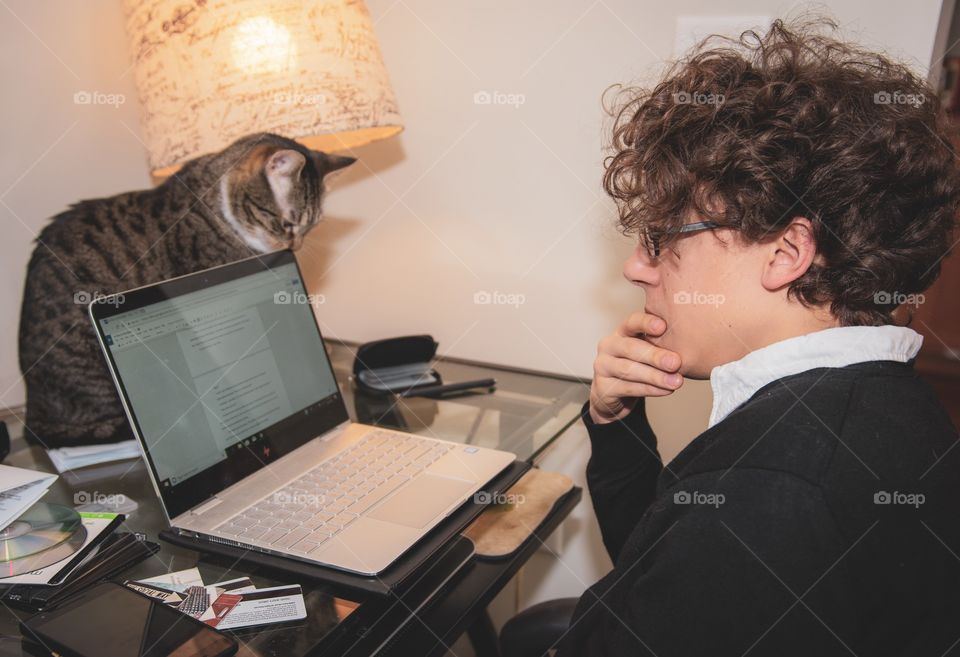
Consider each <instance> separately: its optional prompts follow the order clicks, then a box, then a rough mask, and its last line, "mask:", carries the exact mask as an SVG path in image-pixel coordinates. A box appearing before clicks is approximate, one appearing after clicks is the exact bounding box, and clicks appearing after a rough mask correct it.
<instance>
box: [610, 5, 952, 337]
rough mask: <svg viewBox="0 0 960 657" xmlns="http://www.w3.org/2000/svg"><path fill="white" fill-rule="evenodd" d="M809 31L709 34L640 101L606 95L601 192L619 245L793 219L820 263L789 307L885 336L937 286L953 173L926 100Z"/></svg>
mask: <svg viewBox="0 0 960 657" xmlns="http://www.w3.org/2000/svg"><path fill="white" fill-rule="evenodd" d="M824 27H826V28H828V29H827V30H826V31H827V32H828V33H829V32H830V31H835V30H836V25H835V24H834V23H833V22H832V21H829V20H827V19H823V18H816V19H812V20H811V19H806V20H803V21H798V22H796V23H795V24H791V25H790V26H789V27H788V26H787V25H785V24H784V22H783V21H780V20H778V21H775V22H774V23H773V24H772V25H771V27H770V29H769V30H768V31H767V33H766V34H763V35H760V34H757V33H756V32H754V31H747V32H744V33H743V34H742V35H741V36H740V37H739V39H728V38H724V37H718V36H716V35H714V36H712V37H708V38H707V39H705V40H704V41H702V42H701V43H700V44H699V45H698V46H697V47H696V48H694V49H693V51H692V52H691V53H690V54H689V55H688V56H686V57H685V58H683V59H681V60H680V61H678V62H675V63H674V64H673V65H672V66H671V67H670V69H669V70H668V71H667V73H666V75H665V77H664V78H663V80H662V81H661V82H659V84H657V85H656V86H655V87H653V88H652V89H640V88H632V87H629V88H626V89H620V90H619V92H618V93H617V94H616V98H615V100H616V102H615V104H614V107H613V109H612V110H611V111H612V114H613V116H614V119H615V124H614V130H613V144H612V146H613V151H614V154H613V155H611V156H609V157H608V158H607V159H606V161H605V168H606V171H605V173H604V178H603V186H604V189H605V190H606V192H607V193H608V194H609V195H610V196H612V197H613V198H614V199H615V200H616V201H617V205H618V208H619V217H620V227H621V229H622V230H623V232H624V233H627V234H630V233H641V234H642V233H643V232H645V231H648V230H649V231H653V232H656V233H659V234H664V235H670V234H671V230H676V228H677V227H678V226H679V225H680V224H682V223H684V220H685V218H686V217H687V215H688V214H689V213H690V212H695V213H696V214H698V215H700V216H701V217H703V218H705V219H708V220H711V221H715V222H717V223H720V224H722V225H723V226H726V227H731V228H735V229H736V230H737V231H738V234H739V235H740V236H741V239H743V240H745V241H746V242H747V243H757V242H763V241H766V240H769V239H773V238H774V237H776V236H777V235H779V234H780V232H781V231H782V230H783V229H785V228H786V227H787V226H788V225H789V223H790V222H791V221H792V220H793V219H794V218H796V217H806V218H807V219H809V220H810V222H811V223H812V225H813V231H814V237H815V239H816V244H817V253H818V255H819V256H821V257H820V258H818V261H822V263H823V264H820V263H819V262H817V263H815V264H813V265H811V266H810V268H809V270H808V271H807V272H806V273H805V274H804V275H803V276H801V277H800V278H799V279H797V280H796V281H794V282H793V283H792V284H791V286H790V289H789V291H788V294H792V295H794V296H795V298H797V299H798V300H799V301H800V302H801V303H803V304H804V305H808V306H809V305H820V304H825V303H829V304H830V310H831V312H832V314H833V315H834V316H835V317H836V318H837V319H838V320H839V321H840V323H841V324H842V325H846V326H851V325H881V324H889V323H893V321H892V313H893V311H894V310H895V309H896V306H897V305H898V302H899V301H900V300H901V299H902V296H901V295H909V294H916V293H919V292H922V291H923V290H925V289H926V288H927V287H929V286H930V285H931V284H932V283H933V281H934V280H936V278H937V276H938V275H939V273H940V262H941V260H942V259H943V257H944V256H945V255H947V253H948V252H949V250H950V246H951V239H952V233H953V230H954V228H955V222H956V217H957V210H958V206H960V170H958V166H957V160H956V155H955V153H954V150H953V147H952V146H951V143H950V138H949V136H948V135H949V130H948V126H947V124H946V118H945V116H944V114H943V113H942V112H941V107H940V102H939V99H938V97H937V94H936V93H935V92H934V90H933V89H932V88H931V87H930V86H929V85H928V84H927V83H926V82H925V81H924V80H922V79H920V78H919V77H918V76H917V75H915V74H914V73H912V72H911V71H910V70H909V69H908V68H907V67H906V66H904V65H902V64H900V63H896V62H894V61H891V60H890V59H888V58H887V57H885V56H884V55H881V54H878V53H874V52H870V51H868V50H865V49H862V48H860V47H857V46H855V45H851V44H849V43H845V42H843V41H840V40H838V39H835V38H833V37H832V36H829V35H828V34H824V33H823V32H824V30H823V29H822V28H824ZM717 40H720V41H721V42H722V43H721V44H719V45H714V44H716V41H717ZM668 241H669V238H668V239H667V242H668Z"/></svg>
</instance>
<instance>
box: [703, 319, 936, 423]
mask: <svg viewBox="0 0 960 657" xmlns="http://www.w3.org/2000/svg"><path fill="white" fill-rule="evenodd" d="M921 344H923V336H921V335H920V334H919V333H917V332H916V331H914V330H912V329H908V328H906V327H902V326H842V327H837V328H829V329H823V330H822V331H815V332H814V333H808V334H807V335H800V336H797V337H795V338H788V339H786V340H782V341H780V342H775V343H773V344H770V345H767V346H766V347H763V348H761V349H757V350H755V351H751V352H750V353H749V354H747V355H746V356H744V357H743V358H741V359H740V360H735V361H733V362H730V363H726V364H724V365H719V366H717V367H714V368H713V371H711V372H710V387H711V388H713V410H712V411H711V413H710V424H709V425H708V427H712V426H713V425H715V424H716V423H718V422H720V421H721V420H723V419H724V418H725V417H727V415H729V414H730V413H732V412H733V410H734V409H736V408H737V407H738V406H740V404H742V403H743V402H745V401H747V400H748V399H750V397H752V396H753V394H754V393H755V392H756V391H757V390H759V389H760V388H762V387H763V386H765V385H767V384H768V383H770V382H771V381H776V380H777V379H782V378H783V377H785V376H790V375H791V374H799V373H800V372H805V371H807V370H812V369H814V368H817V367H846V366H847V365H853V364H854V363H864V362H867V361H873V360H892V361H897V362H900V363H905V362H907V361H909V360H911V359H912V358H913V357H914V356H916V355H917V352H918V351H920V345H921Z"/></svg>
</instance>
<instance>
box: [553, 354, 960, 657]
mask: <svg viewBox="0 0 960 657" xmlns="http://www.w3.org/2000/svg"><path fill="white" fill-rule="evenodd" d="M583 421H584V423H585V424H586V425H587V428H588V430H589V433H590V440H591V444H592V451H593V453H592V456H591V458H590V462H589V465H588V466H587V480H588V483H589V488H590V493H591V496H592V498H593V504H594V508H595V510H596V514H597V518H598V520H599V522H600V528H601V532H602V535H603V540H604V544H605V545H606V547H607V550H608V552H609V553H610V556H611V558H612V559H613V562H614V569H613V570H612V571H611V572H610V573H609V574H608V575H607V576H605V577H604V578H603V579H601V580H600V581H599V582H597V583H596V584H595V585H594V586H592V587H591V588H590V589H588V590H587V592H586V593H584V595H583V597H582V598H581V599H580V601H579V603H578V604H577V609H576V612H575V614H574V619H573V622H572V625H571V628H570V630H569V631H568V633H567V634H566V635H565V636H564V638H563V640H562V641H561V643H560V652H559V654H560V655H563V656H571V657H572V656H577V657H584V656H587V655H630V656H631V657H632V656H634V655H654V656H656V657H671V656H673V655H682V656H684V657H693V656H698V655H711V656H725V655H733V656H735V657H741V656H742V655H751V656H753V655H776V656H778V657H784V656H786V655H803V656H804V657H824V656H829V655H860V656H867V655H870V656H872V655H936V656H938V657H939V656H941V655H944V654H955V653H956V654H958V655H960V604H958V600H960V449H954V447H955V446H956V444H957V442H958V436H957V432H956V430H955V429H954V428H953V426H952V424H951V422H950V419H949V417H948V416H947V414H946V412H945V411H944V409H943V407H942V406H941V405H940V404H939V402H938V401H937V400H936V399H935V398H934V396H933V394H932V392H931V390H930V389H929V387H928V386H927V385H926V384H925V383H924V382H923V381H922V380H921V379H920V378H919V377H918V376H917V375H916V374H915V372H914V371H913V368H912V367H911V366H910V365H909V364H901V363H895V362H889V361H874V362H868V363H860V364H857V365H851V366H848V367H843V368H819V369H814V370H810V371H807V372H803V373H801V374H796V375H793V376H789V377H785V378H783V379H780V380H778V381H774V382H772V383H769V384H767V385H766V386H764V387H763V388H761V389H760V390H759V391H757V393H756V394H754V395H753V397H751V398H750V399H749V400H748V401H747V402H745V403H744V404H742V405H741V406H740V407H739V408H737V409H736V410H735V411H734V412H733V413H731V414H730V415H729V416H728V417H726V418H725V419H724V420H722V421H721V422H719V423H717V424H716V425H714V426H713V427H711V428H709V429H708V430H707V431H705V432H704V433H702V434H701V435H700V436H698V437H697V438H696V439H694V440H693V441H692V442H691V443H690V444H689V445H688V446H687V447H686V448H685V449H684V450H683V451H682V452H681V453H680V454H679V455H678V456H677V457H676V458H675V459H674V460H673V461H672V462H670V463H669V464H668V465H667V466H664V465H663V464H662V462H661V460H660V457H659V456H658V454H657V449H656V437H655V436H654V434H653V432H652V431H651V429H650V425H649V423H648V422H647V418H646V411H645V408H644V405H643V401H642V400H641V401H640V402H639V403H638V406H637V408H635V409H634V411H633V412H632V413H631V414H630V415H629V416H627V417H626V418H624V419H623V420H621V421H618V422H614V423H611V424H605V425H596V424H594V423H593V422H592V421H591V420H590V416H589V413H588V412H587V408H586V407H585V408H584V414H583ZM921 496H922V497H921ZM951 651H952V652H951Z"/></svg>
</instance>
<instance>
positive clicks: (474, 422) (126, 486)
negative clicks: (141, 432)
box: [0, 341, 589, 657]
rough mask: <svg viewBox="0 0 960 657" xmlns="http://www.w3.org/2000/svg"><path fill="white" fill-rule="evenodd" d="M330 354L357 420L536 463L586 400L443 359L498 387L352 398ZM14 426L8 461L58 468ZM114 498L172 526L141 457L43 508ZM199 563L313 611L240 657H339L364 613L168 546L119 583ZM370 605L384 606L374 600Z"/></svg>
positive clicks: (323, 592) (445, 365)
mask: <svg viewBox="0 0 960 657" xmlns="http://www.w3.org/2000/svg"><path fill="white" fill-rule="evenodd" d="M328 349H329V351H330V354H331V360H332V362H333V364H334V370H335V372H336V375H337V379H338V381H339V383H340V387H341V390H342V391H343V393H344V396H345V399H346V402H347V408H348V410H349V411H350V414H351V417H352V418H353V419H354V420H356V421H359V422H365V423H369V424H380V425H382V426H389V427H393V428H400V429H403V430H405V431H410V432H412V433H417V434H422V435H425V436H431V437H435V438H441V439H445V440H451V441H457V442H465V443H473V444H476V445H483V446H486V447H494V448H498V449H503V450H507V451H510V452H513V453H515V454H516V455H517V457H518V458H519V459H525V460H530V461H531V462H534V461H536V458H537V456H538V455H539V454H541V453H542V452H543V450H544V449H545V448H546V447H547V446H548V445H550V443H551V442H552V441H554V440H555V439H556V438H557V437H558V436H559V435H560V434H561V433H563V431H564V430H566V429H567V427H569V426H570V425H571V424H572V423H573V422H575V421H576V420H577V419H578V417H579V413H580V408H581V406H582V405H583V403H584V402H585V401H586V400H587V398H588V394H589V389H588V386H587V385H586V383H585V382H584V381H581V380H579V379H575V378H572V377H563V376H554V375H547V374H540V373H536V372H530V371H523V370H517V369H511V368H507V367H502V366H498V365H486V364H483V363H477V362H470V361H465V360H459V359H454V358H447V359H442V360H439V361H438V362H437V363H436V365H435V366H436V369H437V370H438V371H439V372H440V373H441V376H442V377H443V380H444V382H450V383H453V382H457V381H465V380H470V379H479V378H486V377H492V378H495V379H496V380H497V387H496V391H495V392H494V393H486V392H484V393H480V394H466V395H462V396H459V397H455V398H447V399H442V400H434V399H423V398H407V399H401V400H397V399H396V398H389V399H380V398H371V397H367V396H365V395H358V394H355V392H354V390H353V386H352V383H351V381H350V376H351V373H352V366H353V354H354V345H353V344H350V343H336V342H332V341H328ZM8 425H9V426H10V433H11V436H12V437H13V441H12V448H13V449H12V452H11V454H10V456H9V457H7V459H6V461H5V463H7V464H9V465H14V466H18V467H24V468H32V469H35V470H42V471H48V472H54V471H55V470H54V468H53V465H52V463H51V462H50V460H49V458H48V457H47V454H46V452H45V451H44V450H43V449H42V448H40V447H37V446H27V445H25V443H24V442H23V440H22V438H21V437H20V434H21V433H22V431H21V427H19V426H17V425H16V423H14V422H9V421H8ZM112 494H123V495H125V496H127V497H128V498H131V499H133V500H135V501H137V502H138V504H139V508H138V509H137V510H136V511H135V512H133V513H132V514H130V515H129V516H128V518H127V520H126V522H125V526H124V527H123V530H124V531H139V532H143V533H145V534H147V535H148V537H149V539H150V540H152V541H156V540H157V534H158V532H159V531H160V530H161V529H164V528H166V526H167V522H166V518H165V517H164V514H163V511H162V509H161V508H160V505H159V503H158V502H157V499H156V497H155V494H154V491H153V486H152V485H151V483H150V480H149V477H148V474H147V470H146V466H145V465H144V464H143V462H142V461H141V460H140V459H135V460H127V461H118V462H114V463H107V464H102V465H99V466H92V467H88V468H82V469H79V470H76V471H74V472H72V473H65V474H62V475H61V476H60V477H59V478H58V479H57V481H56V482H55V483H54V484H53V486H52V487H51V488H50V491H49V492H48V493H47V494H46V496H45V497H44V498H43V499H44V501H45V502H51V503H59V504H63V505H65V506H71V507H72V506H74V501H75V500H78V501H81V500H82V498H81V497H79V496H81V495H85V496H86V499H88V500H89V499H90V498H93V497H95V496H98V495H112ZM566 512H569V509H567V511H566ZM566 512H564V515H565V513H566ZM556 522H559V520H557V521H556ZM194 566H196V567H197V568H198V569H199V570H200V573H201V575H202V576H203V580H204V582H205V583H207V584H213V583H215V582H219V581H224V580H228V579H233V578H236V577H240V576H243V575H249V576H250V577H251V579H252V580H253V583H254V584H255V585H256V586H257V588H265V587H268V586H279V585H282V584H301V585H302V587H303V593H304V599H305V601H306V606H307V618H306V619H305V620H303V621H300V622H294V623H291V624H284V625H275V626H266V627H264V628H261V629H257V628H251V629H248V630H240V631H237V632H233V633H231V634H232V635H233V636H235V637H236V638H237V640H238V642H239V643H240V644H241V647H240V652H239V653H238V655H241V656H244V657H253V656H264V657H265V656H277V657H293V656H296V655H303V654H306V653H307V652H308V651H310V649H311V648H312V647H315V646H317V645H318V644H320V646H321V648H320V651H319V652H318V654H338V653H340V652H341V651H340V650H338V649H334V651H333V652H332V653H328V652H326V650H325V649H324V648H323V645H324V644H323V643H321V642H322V640H323V639H324V637H325V636H326V635H327V634H328V633H330V631H331V630H332V629H333V628H335V627H336V626H337V621H338V620H340V619H343V618H344V617H346V618H347V620H348V621H349V620H350V614H351V612H352V613H353V614H358V612H354V611H353V609H354V608H355V607H356V605H357V603H366V602H368V600H367V599H364V597H363V596H361V595H358V594H354V593H349V594H343V593H338V592H336V591H333V590H332V589H330V588H329V587H328V586H327V585H325V584H323V583H322V582H312V581H298V580H297V578H296V577H295V576H293V575H284V574H282V573H279V574H278V573H276V572H275V571H271V572H266V571H263V570H260V569H258V568H257V567H255V566H252V565H250V564H246V563H243V564H240V563H236V562H233V563H230V562H228V561H225V560H223V559H220V558H216V557H209V556H205V555H201V554H200V553H198V552H195V551H192V550H187V549H183V548H179V547H175V546H171V545H169V544H167V543H162V542H161V550H160V552H158V553H157V554H156V555H154V556H153V557H151V558H149V559H147V560H146V561H143V562H141V563H140V564H137V565H136V566H134V567H132V568H130V569H129V570H127V571H126V572H124V573H123V575H122V576H121V577H120V578H119V579H121V580H123V579H145V578H148V577H151V576H155V575H158V574H161V573H166V572H171V571H176V570H183V569H186V568H192V567H194ZM503 584H505V582H503V583H498V585H499V586H501V587H502V586H503ZM374 604H381V602H380V601H379V600H377V601H375V603H374ZM368 609H369V606H368ZM29 615H30V614H29V613H28V612H23V611H20V610H16V609H13V608H11V607H9V606H7V605H5V604H3V603H0V634H2V635H6V636H7V637H10V636H13V637H18V636H19V629H18V623H19V619H21V618H25V617H27V616H29ZM358 615H359V614H358ZM21 654H26V653H24V652H23V651H22V649H21V645H20V642H19V639H10V638H4V639H2V640H0V657H2V656H6V655H21Z"/></svg>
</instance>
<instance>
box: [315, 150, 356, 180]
mask: <svg viewBox="0 0 960 657" xmlns="http://www.w3.org/2000/svg"><path fill="white" fill-rule="evenodd" d="M313 158H314V161H315V162H316V165H317V170H318V171H319V172H320V175H321V176H325V175H327V174H328V173H333V172H334V171H337V170H338V169H343V168H346V167H348V166H350V165H351V164H353V163H354V162H356V161H357V158H355V157H350V156H348V155H330V154H329V153H324V152H323V151H314V152H313Z"/></svg>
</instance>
